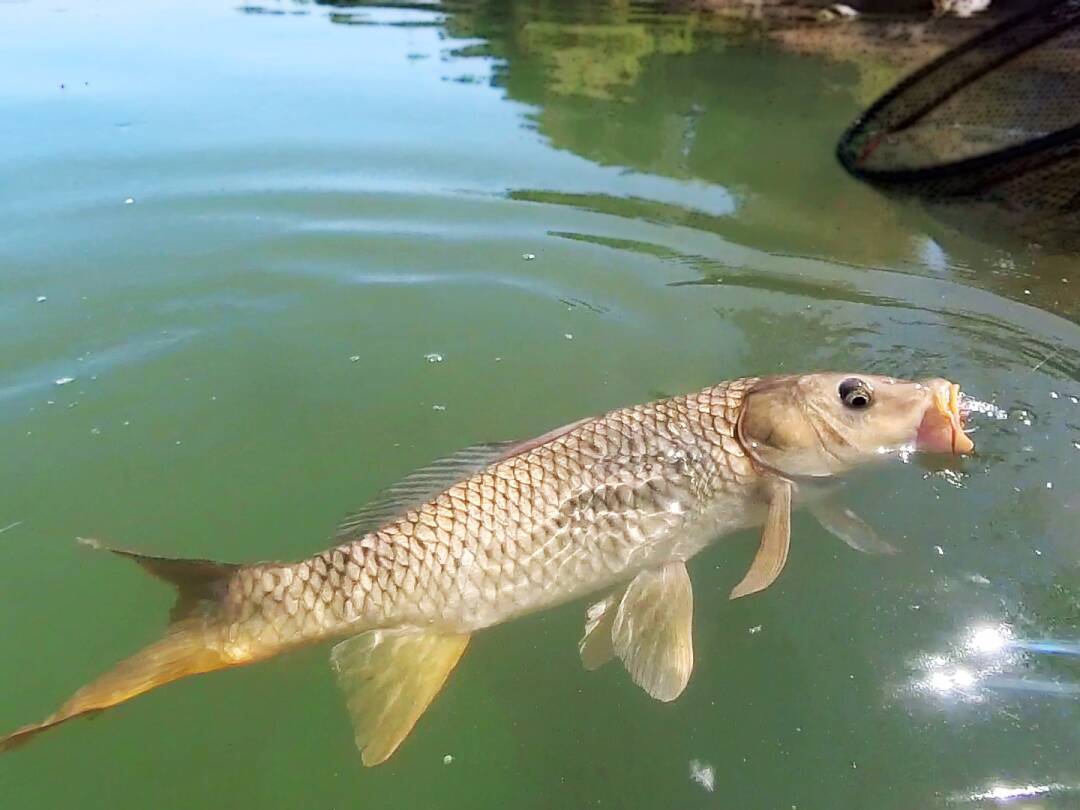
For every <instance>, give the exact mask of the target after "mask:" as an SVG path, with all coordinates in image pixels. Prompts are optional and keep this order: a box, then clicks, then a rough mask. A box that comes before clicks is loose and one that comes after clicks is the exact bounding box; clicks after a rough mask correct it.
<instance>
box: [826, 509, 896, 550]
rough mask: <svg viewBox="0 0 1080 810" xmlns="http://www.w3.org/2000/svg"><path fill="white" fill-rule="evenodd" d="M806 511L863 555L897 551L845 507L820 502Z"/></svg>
mask: <svg viewBox="0 0 1080 810" xmlns="http://www.w3.org/2000/svg"><path fill="white" fill-rule="evenodd" d="M808 509H809V511H810V514H812V515H813V516H814V517H816V518H817V520H818V523H820V524H821V525H822V527H823V528H825V529H826V530H827V531H829V532H831V533H832V534H834V535H836V536H837V537H839V538H840V539H841V540H843V541H844V543H845V544H846V545H848V546H849V547H850V548H853V549H855V550H856V551H861V552H863V553H865V554H896V553H897V551H898V549H897V548H896V546H894V545H892V544H891V543H887V542H886V541H884V540H882V539H881V538H880V537H878V534H877V532H875V531H874V530H873V528H872V527H871V526H870V524H868V523H867V522H866V521H864V520H863V519H862V518H860V517H859V516H858V515H856V514H855V513H854V512H852V511H851V510H850V509H847V508H846V507H843V506H840V505H839V504H836V503H834V502H832V501H822V502H820V503H815V504H811V505H810V506H809V507H808Z"/></svg>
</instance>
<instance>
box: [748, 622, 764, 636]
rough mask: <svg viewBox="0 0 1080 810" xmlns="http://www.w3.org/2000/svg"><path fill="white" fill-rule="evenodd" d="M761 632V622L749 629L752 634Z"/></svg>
mask: <svg viewBox="0 0 1080 810" xmlns="http://www.w3.org/2000/svg"><path fill="white" fill-rule="evenodd" d="M760 632H761V625H760V624H755V625H754V626H753V627H751V628H750V630H749V633H750V635H754V633H760Z"/></svg>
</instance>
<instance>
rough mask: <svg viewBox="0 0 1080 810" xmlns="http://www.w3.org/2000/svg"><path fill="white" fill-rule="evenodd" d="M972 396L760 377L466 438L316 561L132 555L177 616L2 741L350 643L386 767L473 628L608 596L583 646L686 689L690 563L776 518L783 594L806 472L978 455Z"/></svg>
mask: <svg viewBox="0 0 1080 810" xmlns="http://www.w3.org/2000/svg"><path fill="white" fill-rule="evenodd" d="M957 392H958V389H957V387H956V386H954V385H952V384H950V383H947V382H946V381H944V380H929V381H924V382H922V383H911V382H905V381H899V380H894V379H892V378H885V377H871V376H868V375H837V374H819V375H792V376H784V377H771V378H757V377H747V378H742V379H737V380H733V381H728V382H723V383H719V384H717V385H713V386H710V387H708V388H705V389H703V390H700V391H697V392H695V393H692V394H688V395H684V396H678V397H671V398H668V399H663V400H660V401H657V402H653V403H649V404H645V405H639V406H635V407H629V408H621V409H618V410H614V411H611V412H610V413H607V414H605V415H603V416H600V417H597V418H595V419H586V420H582V421H580V422H576V423H574V424H572V425H569V426H566V427H565V428H562V429H558V430H555V431H552V432H551V433H549V434H545V435H544V436H542V437H539V438H538V439H534V440H532V441H528V442H524V443H516V444H515V443H501V444H497V445H485V446H479V447H477V448H469V449H467V450H465V451H463V452H462V453H459V454H458V455H456V456H454V457H451V458H450V459H447V460H444V461H442V462H438V463H436V464H435V465H433V466H432V467H430V468H428V469H426V470H424V471H420V472H418V473H416V474H414V475H412V476H410V477H409V478H407V479H405V481H403V482H401V484H399V485H396V486H395V487H392V488H391V489H390V490H388V492H387V493H386V494H385V496H384V497H383V498H382V499H381V500H380V501H378V502H376V503H375V504H373V505H370V506H369V507H366V508H365V509H364V510H361V512H359V513H358V514H357V515H355V516H352V517H350V518H349V519H347V520H346V521H345V523H344V524H342V527H341V528H340V530H339V532H338V534H337V536H336V537H335V545H334V546H332V547H331V548H329V549H328V550H326V551H323V552H320V553H319V554H316V555H314V556H313V557H311V558H309V559H306V560H302V561H299V562H294V563H258V564H254V565H231V564H220V563H214V562H211V561H201V560H196V561H177V560H167V559H164V558H156V557H150V556H147V555H142V554H138V553H134V552H126V551H118V553H120V554H123V555H125V556H128V557H131V558H133V559H134V560H135V561H136V562H138V563H139V564H140V565H142V566H143V567H144V568H145V569H147V570H148V571H149V572H150V573H152V574H155V575H157V576H159V577H161V578H163V579H166V580H168V581H170V582H172V583H173V584H174V585H176V586H177V588H178V590H179V597H178V601H177V605H176V607H175V608H174V611H173V619H174V621H173V624H172V625H170V628H169V630H168V631H167V633H166V635H165V637H164V638H163V639H161V640H160V641H158V642H155V643H154V644H151V645H150V646H149V647H147V648H145V649H144V650H142V651H140V652H138V653H136V654H135V655H134V656H133V657H132V658H129V659H127V660H126V661H124V662H121V663H120V664H119V665H118V666H117V667H116V668H115V669H114V670H112V671H110V672H108V673H106V674H105V675H103V676H102V677H101V678H99V679H98V680H97V681H94V682H92V683H90V684H89V685H87V686H86V687H84V688H83V689H82V690H80V691H79V692H77V693H76V694H75V695H74V696H73V697H72V698H71V699H70V700H69V701H68V702H67V703H65V704H64V705H63V706H61V708H60V709H59V710H58V711H57V712H56V713H55V714H54V715H52V716H51V717H49V718H47V719H46V720H45V721H44V722H43V723H40V724H36V725H33V726H27V727H24V728H23V729H20V730H18V731H16V732H15V733H14V734H12V735H10V736H9V737H7V738H4V739H0V750H2V749H4V748H7V747H13V746H14V745H15V744H17V743H20V742H23V741H25V740H26V739H29V738H30V737H32V736H34V735H36V734H37V733H39V732H40V731H42V730H44V729H46V728H50V727H52V726H55V725H57V724H59V723H61V722H63V721H65V720H67V719H70V718H71V717H75V716H78V715H80V714H84V713H87V712H90V711H95V710H99V709H102V708H106V707H108V706H111V705H115V704H116V703H119V702H121V701H123V700H127V699H128V698H130V697H133V696H135V695H137V694H140V693H141V692H144V691H147V690H148V689H151V688H154V687H155V686H158V685H161V684H163V683H167V682H169V681H171V680H175V679H176V678H179V677H183V676H185V675H190V674H196V673H199V672H206V671H210V670H213V669H220V668H223V667H228V666H237V665H241V664H247V663H251V662H254V661H258V660H262V659H265V658H268V657H271V656H274V655H277V654H280V653H282V652H285V651H287V650H289V649H293V648H296V647H299V646H302V645H307V644H310V643H313V642H318V641H322V640H326V639H339V640H340V641H339V643H338V644H337V646H336V647H335V648H334V650H333V652H332V655H331V661H332V664H333V666H334V669H335V671H336V672H337V674H338V679H339V683H340V685H341V686H342V688H343V689H344V691H345V693H346V698H347V704H348V707H349V711H350V714H351V716H352V719H353V723H354V726H355V729H356V742H357V745H358V746H359V747H360V748H361V750H362V752H363V760H364V762H365V763H367V764H375V763H378V762H381V761H383V760H385V759H386V758H387V757H388V756H390V754H392V753H393V751H394V750H395V749H396V748H397V746H398V745H399V744H400V743H401V741H402V740H403V739H404V738H405V736H406V735H407V734H408V733H409V731H410V730H411V728H412V726H413V725H414V724H415V722H416V721H417V719H418V718H419V716H420V715H421V714H422V713H423V711H424V709H425V708H426V706H427V705H428V704H429V703H430V701H431V700H432V699H433V698H434V696H435V695H436V694H437V693H438V691H439V689H440V688H441V686H442V684H443V682H444V681H445V679H446V677H447V676H448V675H449V673H450V671H451V670H452V669H453V667H454V666H455V665H456V663H457V661H458V659H459V658H460V656H461V654H462V653H463V652H464V650H465V647H466V645H467V642H468V639H469V637H470V635H471V634H472V633H474V632H476V631H479V630H482V629H484V628H486V627H490V626H492V625H495V624H499V623H502V622H505V621H509V620H511V619H514V618H516V617H518V616H522V615H525V614H528V613H532V612H536V611H539V610H544V609H546V608H550V607H553V606H555V605H558V604H561V603H564V602H568V601H571V600H575V599H578V598H582V597H586V596H589V595H593V594H598V595H602V597H603V598H601V599H600V601H598V602H596V603H595V604H594V605H592V606H591V607H590V608H589V610H588V613H587V617H586V631H585V635H584V637H583V638H582V639H581V641H580V643H579V649H580V652H581V657H582V660H583V663H584V664H585V666H586V667H587V668H589V669H593V668H595V667H597V666H600V665H602V664H603V663H605V662H606V661H608V660H610V659H612V658H616V657H617V658H619V659H621V660H622V661H623V663H624V665H625V666H626V668H627V670H628V672H629V673H630V675H631V677H632V678H633V680H634V681H635V682H636V683H638V684H639V685H640V686H642V687H643V688H644V689H645V690H646V691H647V692H648V693H649V694H650V695H652V696H653V697H655V698H657V699H660V700H665V701H666V700H672V699H674V698H675V697H677V696H678V695H679V694H680V693H681V692H682V691H683V689H684V688H685V686H686V684H687V682H688V680H689V677H690V673H691V671H692V667H693V651H692V642H691V618H692V605H693V601H692V588H691V584H690V579H689V575H688V573H687V570H686V562H687V561H688V560H690V559H691V558H692V557H693V556H694V555H695V554H697V553H698V552H699V551H701V550H702V549H703V548H705V547H706V546H707V545H708V544H709V543H710V542H712V541H713V540H715V539H716V538H718V537H720V536H723V535H725V534H728V533H730V532H733V531H735V530H737V529H741V528H746V527H748V526H754V525H763V532H762V538H761V543H760V547H759V550H758V553H757V556H756V557H755V559H754V562H753V564H752V565H751V569H750V571H749V572H748V573H747V575H746V576H745V577H744V578H743V580H742V581H741V582H740V583H739V584H738V585H737V586H736V587H735V589H734V590H733V591H732V598H735V597H738V596H745V595H748V594H750V593H754V592H755V591H759V590H762V589H763V588H765V587H768V585H769V584H770V583H771V582H772V581H774V580H775V579H776V577H777V576H779V574H780V571H781V570H782V569H783V566H784V562H785V560H786V558H787V550H788V543H789V537H790V512H791V508H792V504H793V502H794V501H796V500H797V499H798V496H799V494H800V492H802V491H804V490H807V489H812V487H808V486H803V485H802V483H805V484H810V483H812V482H813V481H814V480H820V479H823V478H828V477H831V476H833V475H836V474H839V473H842V472H844V471H846V470H847V469H850V468H851V467H854V466H857V465H858V464H861V463H865V462H866V461H869V460H872V459H873V458H876V457H882V456H886V455H889V454H892V453H895V452H897V451H899V450H901V449H910V448H915V447H918V448H921V449H926V450H929V451H932V452H952V453H964V452H969V451H970V450H971V442H970V440H969V439H967V437H966V435H965V434H964V433H963V430H962V426H961V424H960V420H959V413H958V410H957V402H958V400H957ZM815 514H817V515H818V516H819V518H821V520H822V523H823V525H825V526H826V528H828V529H830V530H831V531H833V533H835V534H837V535H838V536H840V537H841V538H842V539H844V540H845V542H847V543H848V544H849V545H852V546H854V547H856V548H861V549H863V550H868V549H873V548H874V547H875V544H876V545H877V550H884V548H887V546H885V544H884V543H882V541H879V540H877V539H876V537H875V536H874V535H873V532H872V530H871V529H869V527H868V526H866V525H865V524H863V523H862V522H861V520H859V519H858V517H857V516H855V515H854V514H853V513H851V512H849V511H847V510H840V511H837V510H835V509H828V508H824V507H822V506H821V505H818V506H817V507H816V508H815ZM341 639H343V640H341Z"/></svg>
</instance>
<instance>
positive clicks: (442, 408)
mask: <svg viewBox="0 0 1080 810" xmlns="http://www.w3.org/2000/svg"><path fill="white" fill-rule="evenodd" d="M431 410H433V411H445V410H446V406H445V405H432V406H431Z"/></svg>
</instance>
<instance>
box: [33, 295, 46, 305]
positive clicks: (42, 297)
mask: <svg viewBox="0 0 1080 810" xmlns="http://www.w3.org/2000/svg"><path fill="white" fill-rule="evenodd" d="M34 300H35V301H36V302H37V303H39V304H44V303H45V302H46V301H48V300H49V298H48V296H45V295H39V296H38V297H37V298H35V299H34Z"/></svg>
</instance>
